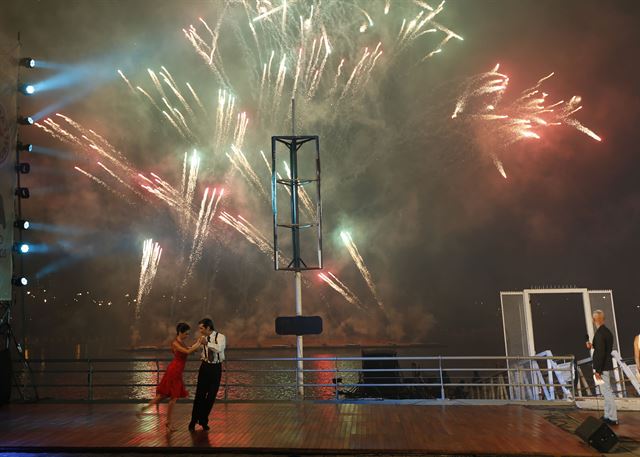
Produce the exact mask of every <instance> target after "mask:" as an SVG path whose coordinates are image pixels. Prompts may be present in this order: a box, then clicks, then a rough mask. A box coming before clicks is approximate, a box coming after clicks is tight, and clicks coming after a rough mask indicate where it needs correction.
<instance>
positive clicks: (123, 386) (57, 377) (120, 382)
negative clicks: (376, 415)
mask: <svg viewBox="0 0 640 457" xmlns="http://www.w3.org/2000/svg"><path fill="white" fill-rule="evenodd" d="M83 352H85V351H84V350H83V348H82V347H81V346H80V345H74V346H73V356H74V357H73V359H65V360H64V361H61V360H60V359H53V358H51V359H45V358H44V356H42V357H41V359H40V360H39V361H35V360H33V361H32V362H31V368H32V371H33V377H34V381H35V383H36V385H38V386H39V394H40V397H44V398H46V397H50V398H56V399H93V400H101V399H105V400H106V399H110V400H125V399H130V400H143V399H149V398H153V397H154V395H155V387H156V385H157V384H158V383H159V382H160V379H161V378H162V375H163V373H164V371H165V369H166V366H167V365H168V363H169V362H170V358H171V353H170V352H169V351H168V350H167V351H150V352H149V351H148V352H141V353H132V352H126V353H125V352H118V353H116V354H115V357H114V356H113V355H112V356H111V357H112V358H104V357H103V358H95V359H88V358H86V355H85V356H84V357H85V358H81V356H82V355H83V354H82V353H83ZM399 352H400V353H399V354H398V355H404V356H414V355H419V356H425V355H430V354H426V353H425V352H426V351H425V350H424V349H423V348H407V349H406V350H401V351H399ZM43 355H44V354H43ZM294 356H295V349H286V348H283V349H281V348H278V349H262V350H239V349H236V350H234V349H230V350H228V351H227V362H225V366H224V371H223V377H222V381H221V386H220V392H219V394H218V398H220V399H225V400H285V399H292V398H295V394H296V388H295V381H296V378H295V368H296V363H295V361H293V360H269V359H267V358H291V357H294ZM305 356H306V357H309V358H317V359H326V360H311V361H306V362H305V365H304V368H305V370H306V371H305V374H304V382H305V384H306V385H307V387H306V388H305V397H306V398H309V399H322V400H329V399H334V398H336V397H337V391H336V390H337V389H336V387H335V386H334V383H335V382H336V380H338V382H339V383H340V384H357V383H358V382H359V374H358V372H357V370H358V369H360V368H361V362H360V361H359V360H340V361H337V360H335V358H336V357H341V358H345V357H360V356H361V350H360V349H359V348H336V349H331V350H328V349H315V350H314V349H308V350H307V351H306V353H305ZM132 359H138V360H132ZM140 359H144V360H140ZM265 359H266V360H265ZM332 359H334V360H332ZM199 365H200V362H199V360H198V358H197V356H196V355H192V356H191V357H190V360H188V361H187V364H186V367H185V372H184V381H185V384H186V386H187V390H188V391H189V393H190V398H193V395H194V393H195V384H196V380H197V372H198V368H199ZM20 379H21V381H23V382H26V378H25V376H24V375H21V376H20ZM63 385H64V386H63Z"/></svg>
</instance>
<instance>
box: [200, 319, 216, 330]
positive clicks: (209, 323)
mask: <svg viewBox="0 0 640 457" xmlns="http://www.w3.org/2000/svg"><path fill="white" fill-rule="evenodd" d="M198 324H202V325H203V326H204V327H206V328H210V329H211V330H213V321H212V320H211V319H209V318H208V317H205V318H204V319H201V320H200V322H198Z"/></svg>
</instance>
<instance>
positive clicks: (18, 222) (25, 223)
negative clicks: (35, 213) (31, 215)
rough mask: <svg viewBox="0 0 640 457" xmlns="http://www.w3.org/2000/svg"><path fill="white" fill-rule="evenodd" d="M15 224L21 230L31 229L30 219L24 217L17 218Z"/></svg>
mask: <svg viewBox="0 0 640 457" xmlns="http://www.w3.org/2000/svg"><path fill="white" fill-rule="evenodd" d="M13 225H14V226H15V227H16V228H18V229H20V230H28V229H29V225H31V224H29V221H27V220H24V219H17V220H16V221H15V222H14V223H13Z"/></svg>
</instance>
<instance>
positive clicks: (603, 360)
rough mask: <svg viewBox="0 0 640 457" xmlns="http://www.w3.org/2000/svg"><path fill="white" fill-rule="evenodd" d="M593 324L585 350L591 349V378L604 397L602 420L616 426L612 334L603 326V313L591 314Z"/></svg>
mask: <svg viewBox="0 0 640 457" xmlns="http://www.w3.org/2000/svg"><path fill="white" fill-rule="evenodd" d="M592 317H593V324H594V325H595V326H596V329H597V330H596V333H595V334H594V335H593V342H592V343H590V342H588V341H587V348H588V349H593V371H594V375H593V377H594V378H595V380H596V383H597V384H599V383H600V381H602V382H603V384H601V385H600V390H601V392H602V395H603V396H604V417H603V418H602V420H604V421H605V422H606V423H607V424H609V425H618V411H617V409H616V400H615V396H614V395H613V390H612V389H611V371H613V359H612V358H611V351H613V334H612V333H611V330H609V329H608V328H607V327H606V326H605V325H604V319H605V316H604V312H603V311H602V310H599V309H598V310H595V311H594V312H593V315H592Z"/></svg>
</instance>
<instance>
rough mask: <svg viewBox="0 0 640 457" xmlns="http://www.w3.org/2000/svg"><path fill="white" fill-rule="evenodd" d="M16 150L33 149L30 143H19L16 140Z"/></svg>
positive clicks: (28, 150) (29, 150)
mask: <svg viewBox="0 0 640 457" xmlns="http://www.w3.org/2000/svg"><path fill="white" fill-rule="evenodd" d="M18 151H27V152H31V151H33V145H32V144H31V143H21V142H20V141H18Z"/></svg>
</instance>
